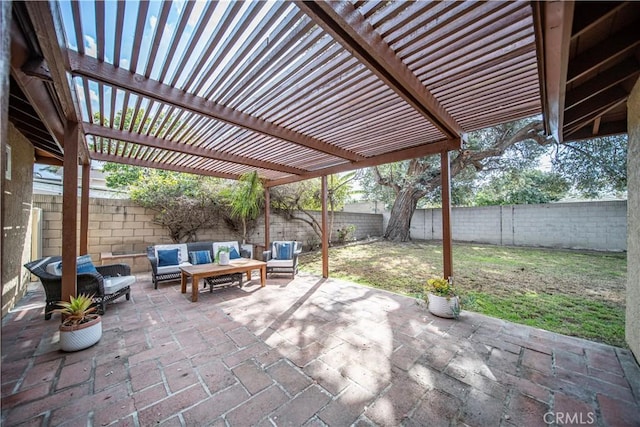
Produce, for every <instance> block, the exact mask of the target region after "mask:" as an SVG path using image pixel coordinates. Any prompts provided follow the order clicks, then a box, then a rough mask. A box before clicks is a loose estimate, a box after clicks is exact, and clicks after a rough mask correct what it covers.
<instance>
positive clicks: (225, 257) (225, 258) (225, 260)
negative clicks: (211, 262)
mask: <svg viewBox="0 0 640 427" xmlns="http://www.w3.org/2000/svg"><path fill="white" fill-rule="evenodd" d="M218 258H219V259H218V264H220V265H229V252H220V255H219V256H218Z"/></svg>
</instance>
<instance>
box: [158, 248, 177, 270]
mask: <svg viewBox="0 0 640 427" xmlns="http://www.w3.org/2000/svg"><path fill="white" fill-rule="evenodd" d="M179 257H180V249H177V248H176V249H159V250H158V267H166V266H168V265H178V264H180V259H179Z"/></svg>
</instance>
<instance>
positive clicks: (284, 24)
mask: <svg viewBox="0 0 640 427" xmlns="http://www.w3.org/2000/svg"><path fill="white" fill-rule="evenodd" d="M181 5H182V7H179V6H178V4H175V3H172V2H170V1H165V2H146V1H142V2H127V3H125V2H113V3H105V2H102V1H96V2H76V1H72V2H70V1H61V2H49V3H47V2H13V7H12V12H13V22H12V23H11V27H10V38H11V57H10V62H11V64H10V74H11V76H10V79H11V82H10V92H11V100H10V102H9V115H10V119H11V121H12V122H13V123H14V125H15V126H16V127H17V128H18V129H19V130H20V131H21V132H22V133H23V134H24V135H25V136H26V137H27V138H29V139H30V140H31V142H32V144H33V145H34V147H35V150H36V160H37V161H38V162H40V163H49V164H58V165H64V166H65V174H64V195H63V209H64V212H63V246H64V247H65V248H66V249H68V250H66V251H65V253H64V254H63V262H64V263H65V265H75V255H76V253H77V252H78V248H77V245H76V237H77V234H76V233H77V232H76V224H77V220H78V218H77V213H76V211H77V203H78V201H77V195H76V191H77V189H76V187H77V182H78V176H77V167H76V165H77V164H78V163H79V164H81V165H82V166H83V168H82V196H81V199H80V207H81V209H80V247H79V251H80V253H86V251H87V226H88V181H89V165H90V161H91V160H100V161H108V162H116V163H124V164H129V165H136V166H144V167H151V168H159V169H166V170H172V171H178V172H188V173H194V174H199V175H207V176H216V177H223V178H231V179H237V178H239V177H240V176H241V175H243V174H244V173H246V172H251V171H254V170H255V171H257V172H258V174H259V176H260V177H261V179H262V180H263V182H264V185H265V187H266V188H267V193H266V196H267V198H266V199H267V201H268V200H269V198H268V189H269V188H270V187H273V186H276V185H281V184H286V183H291V182H295V181H300V180H305V179H309V178H315V177H321V178H322V188H323V197H322V199H323V200H322V202H323V215H322V227H323V230H326V227H327V209H326V200H327V182H326V177H327V175H329V174H335V173H340V172H344V171H349V170H354V169H359V168H363V167H368V166H374V165H379V164H384V163H390V162H396V161H400V160H406V159H411V158H416V157H422V156H428V155H440V159H441V178H442V206H443V209H442V211H443V249H444V250H443V254H444V255H443V258H444V271H443V275H444V277H449V276H452V275H453V266H452V265H453V264H452V256H451V246H452V245H451V243H452V242H451V240H452V236H451V226H450V211H451V205H450V197H449V192H450V175H449V153H450V152H451V151H455V150H460V149H462V148H463V146H464V135H465V133H467V132H470V131H474V130H477V129H481V128H485V127H488V126H492V125H496V124H498V123H503V122H506V121H511V120H515V119H520V118H525V117H530V116H532V115H535V114H540V113H541V112H544V117H545V122H546V124H547V130H548V131H549V133H551V134H553V135H554V136H555V137H556V139H557V140H558V141H559V142H563V141H565V140H573V139H580V138H586V137H591V136H600V135H609V134H613V133H620V132H625V131H626V117H625V115H626V98H627V97H628V94H629V91H630V90H631V87H632V86H633V83H634V82H635V80H636V78H637V75H638V72H639V70H640V67H639V65H638V58H640V55H639V54H638V44H639V42H640V36H639V35H638V34H639V33H638V32H637V31H635V28H637V24H638V23H639V22H638V21H639V20H640V3H636V2H610V3H606V4H600V3H598V4H596V5H593V4H592V3H590V2H575V3H574V2H553V3H551V2H499V1H498V2H476V1H461V2H404V1H394V2H386V1H377V0H374V1H337V2H326V1H309V2H306V1H304V2H303V1H296V2H272V3H269V2H230V3H224V2H221V3H217V2H211V3H195V2H186V3H184V4H182V3H181ZM268 211H269V210H268V209H267V218H266V221H265V224H266V226H265V239H266V241H267V242H268V241H269V218H268ZM327 239H328V234H327V233H324V237H323V246H322V247H323V275H324V276H325V277H327V276H328V271H329V270H328V241H327ZM74 271H75V269H74V268H69V269H65V271H64V273H63V274H64V275H65V278H64V281H63V282H64V283H65V284H68V283H71V284H73V283H74V282H75V278H74V275H73V272H74ZM67 286H69V285H67ZM67 291H68V293H74V289H68V290H67ZM65 293H66V292H65Z"/></svg>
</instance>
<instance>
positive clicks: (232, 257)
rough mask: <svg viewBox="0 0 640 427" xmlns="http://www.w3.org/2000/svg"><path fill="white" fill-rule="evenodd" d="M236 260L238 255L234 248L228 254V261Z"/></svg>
mask: <svg viewBox="0 0 640 427" xmlns="http://www.w3.org/2000/svg"><path fill="white" fill-rule="evenodd" d="M238 258H240V254H239V253H238V251H237V250H236V248H234V247H232V248H231V251H230V252H229V259H238Z"/></svg>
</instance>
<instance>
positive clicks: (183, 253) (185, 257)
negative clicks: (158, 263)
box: [154, 243, 189, 263]
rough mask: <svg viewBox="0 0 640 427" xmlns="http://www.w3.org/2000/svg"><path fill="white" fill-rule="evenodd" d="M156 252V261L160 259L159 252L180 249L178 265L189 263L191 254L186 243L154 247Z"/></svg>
mask: <svg viewBox="0 0 640 427" xmlns="http://www.w3.org/2000/svg"><path fill="white" fill-rule="evenodd" d="M154 249H155V252H156V259H158V251H164V250H167V249H178V250H179V253H178V263H181V262H189V252H188V249H187V244H186V243H171V244H162V245H155V246H154Z"/></svg>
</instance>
